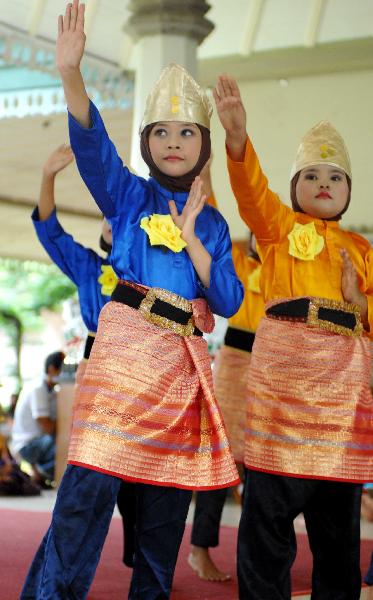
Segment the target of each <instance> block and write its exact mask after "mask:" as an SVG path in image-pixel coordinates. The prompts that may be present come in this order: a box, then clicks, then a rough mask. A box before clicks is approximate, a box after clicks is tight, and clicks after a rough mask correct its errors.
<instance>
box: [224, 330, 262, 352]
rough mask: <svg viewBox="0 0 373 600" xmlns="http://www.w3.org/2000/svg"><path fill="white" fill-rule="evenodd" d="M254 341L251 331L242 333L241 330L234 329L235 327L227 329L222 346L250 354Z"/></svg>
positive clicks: (253, 334)
mask: <svg viewBox="0 0 373 600" xmlns="http://www.w3.org/2000/svg"><path fill="white" fill-rule="evenodd" d="M254 340H255V333H253V332H252V331H243V330H242V329H236V328H235V327H228V329H227V331H226V334H225V338H224V344H225V345H226V346H230V347H231V348H236V349H237V350H245V352H251V350H252V348H253V343H254Z"/></svg>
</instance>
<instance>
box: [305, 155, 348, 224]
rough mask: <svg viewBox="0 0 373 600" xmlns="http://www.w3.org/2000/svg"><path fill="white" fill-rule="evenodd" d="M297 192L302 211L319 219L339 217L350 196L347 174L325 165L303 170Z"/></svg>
mask: <svg viewBox="0 0 373 600" xmlns="http://www.w3.org/2000/svg"><path fill="white" fill-rule="evenodd" d="M295 190H296V196H297V200H298V204H299V206H300V207H301V208H302V210H303V211H304V212H305V213H307V214H308V215H310V216H311V217H315V218H317V219H331V218H333V217H335V216H337V215H338V214H339V213H340V212H341V211H342V210H343V209H344V207H345V206H346V203H347V199H348V194H349V187H348V183H347V177H346V173H345V172H344V171H342V170H341V169H338V168H337V167H332V166H330V165H325V164H320V165H314V166H312V167H307V168H306V169H302V171H301V172H300V175H299V179H298V182H297V185H296V188H295Z"/></svg>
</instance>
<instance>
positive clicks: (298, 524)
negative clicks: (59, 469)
mask: <svg viewBox="0 0 373 600" xmlns="http://www.w3.org/2000/svg"><path fill="white" fill-rule="evenodd" d="M55 499H56V492H55V491H47V492H43V494H42V496H40V497H36V498H17V497H14V498H5V497H0V510H1V509H2V508H11V509H16V510H35V511H41V512H45V511H50V512H51V511H52V509H53V506H54V502H55ZM192 516H193V504H192V505H191V508H190V511H189V515H188V519H187V521H188V522H189V523H190V522H191V519H192ZM114 517H117V518H118V517H120V515H119V513H118V512H117V509H116V512H115V513H114ZM239 519H240V507H239V505H238V504H237V503H236V502H234V501H233V500H230V501H228V502H227V503H226V505H225V507H224V511H223V516H222V524H223V525H231V526H237V525H238V522H239ZM295 529H296V531H297V532H300V533H304V532H305V526H304V520H303V518H302V517H299V518H298V519H296V521H295ZM361 535H362V538H364V539H372V540H373V523H368V522H366V521H362V522H361ZM366 595H367V590H363V591H362V594H361V598H360V600H365V599H366ZM309 598H310V596H297V600H309Z"/></svg>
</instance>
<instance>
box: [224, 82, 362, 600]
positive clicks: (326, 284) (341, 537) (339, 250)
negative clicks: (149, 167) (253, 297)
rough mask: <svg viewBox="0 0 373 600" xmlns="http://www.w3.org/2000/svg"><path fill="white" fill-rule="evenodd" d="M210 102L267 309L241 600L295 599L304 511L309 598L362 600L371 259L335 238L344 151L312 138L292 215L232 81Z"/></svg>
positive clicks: (346, 166)
mask: <svg viewBox="0 0 373 600" xmlns="http://www.w3.org/2000/svg"><path fill="white" fill-rule="evenodd" d="M214 96H215V101H216V105H217V110H218V114H219V117H220V120H221V123H222V125H223V127H224V129H225V130H226V144H227V151H228V169H229V173H230V178H231V184H232V188H233V191H234V194H235V196H236V199H237V202H238V207H239V210H240V214H241V216H242V218H243V219H244V221H245V223H246V224H247V225H248V226H249V227H250V229H251V230H252V231H253V232H254V234H255V236H256V238H257V240H258V243H259V246H260V250H261V258H262V263H263V264H262V273H261V288H262V291H263V294H264V299H265V301H266V303H267V304H266V317H265V318H263V319H262V321H261V323H260V325H259V328H258V330H257V334H256V338H255V344H254V347H253V353H252V360H251V364H250V368H249V371H250V373H249V386H248V417H247V428H246V448H245V464H246V466H247V469H248V476H247V478H246V487H245V492H244V506H243V514H242V519H241V523H240V529H239V541H238V577H239V590H240V598H241V599H245V600H252V599H255V600H259V599H260V600H264V599H268V600H269V599H271V600H277V599H288V598H290V596H291V584H290V567H291V564H292V563H293V561H294V558H295V554H296V542H295V535H294V527H293V520H294V518H295V517H296V516H297V515H298V514H299V513H300V512H304V516H305V521H306V525H307V531H308V536H309V541H310V546H311V549H312V552H313V556H314V568H313V581H312V587H313V593H312V598H314V599H315V600H316V598H317V599H320V600H321V599H324V598H325V599H326V598H333V600H337V598H338V600H355V599H356V600H358V598H359V597H360V589H361V574H360V567H359V544H360V537H359V536H360V531H359V526H360V497H361V485H360V484H361V483H362V482H363V481H369V480H370V479H371V477H372V475H373V444H372V435H371V432H372V425H373V417H372V407H371V404H370V390H369V379H370V341H369V337H372V332H373V268H372V261H373V251H372V249H371V247H370V245H369V243H368V242H367V241H366V240H365V239H364V238H362V237H361V236H359V235H358V234H355V233H350V232H347V231H343V230H342V229H340V228H339V220H340V218H341V216H342V214H343V213H344V212H345V210H346V209H347V207H348V204H349V200H350V191H351V167H350V161H349V157H348V153H347V150H346V147H345V145H344V142H343V140H342V138H341V137H340V135H339V134H338V132H337V131H336V130H335V129H334V128H333V127H332V126H331V125H330V124H329V123H326V122H322V123H320V124H318V125H317V126H316V127H314V128H313V129H311V131H310V132H308V133H307V134H306V136H305V138H304V139H303V141H302V143H301V145H300V148H299V150H298V154H297V157H296V161H295V165H294V168H293V171H292V181H291V195H292V203H293V210H292V209H290V208H288V207H287V206H285V205H283V204H282V203H281V201H280V199H279V197H278V196H277V195H276V194H274V193H273V192H271V190H270V189H269V188H268V182H267V179H266V177H265V176H264V174H263V173H262V171H261V168H260V165H259V162H258V159H257V157H256V154H255V151H254V149H253V147H252V145H251V143H250V140H249V139H248V136H247V133H246V114H245V110H244V107H243V105H242V101H241V98H240V93H239V89H238V87H237V84H236V82H235V81H234V79H232V78H230V77H228V76H221V77H220V78H219V81H218V85H217V88H216V90H215V93H214Z"/></svg>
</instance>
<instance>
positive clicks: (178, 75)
mask: <svg viewBox="0 0 373 600" xmlns="http://www.w3.org/2000/svg"><path fill="white" fill-rule="evenodd" d="M211 114H212V105H211V102H210V100H209V98H208V97H207V94H206V92H205V91H204V90H203V89H202V88H201V87H200V86H199V85H198V83H197V82H196V81H195V80H194V79H193V77H192V76H191V75H190V74H189V73H188V71H187V70H186V69H184V68H183V67H181V66H180V65H177V64H174V63H172V64H170V65H168V67H166V68H165V69H163V71H162V73H161V74H160V77H159V79H158V81H157V82H156V83H155V85H154V87H153V89H152V91H151V92H150V94H149V96H148V98H147V101H146V107H145V113H144V117H143V120H142V123H141V126H140V133H141V132H142V131H143V130H144V128H145V127H146V126H147V125H150V124H151V123H156V122H157V121H179V122H182V123H198V125H203V126H204V127H207V129H210V117H211Z"/></svg>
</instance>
